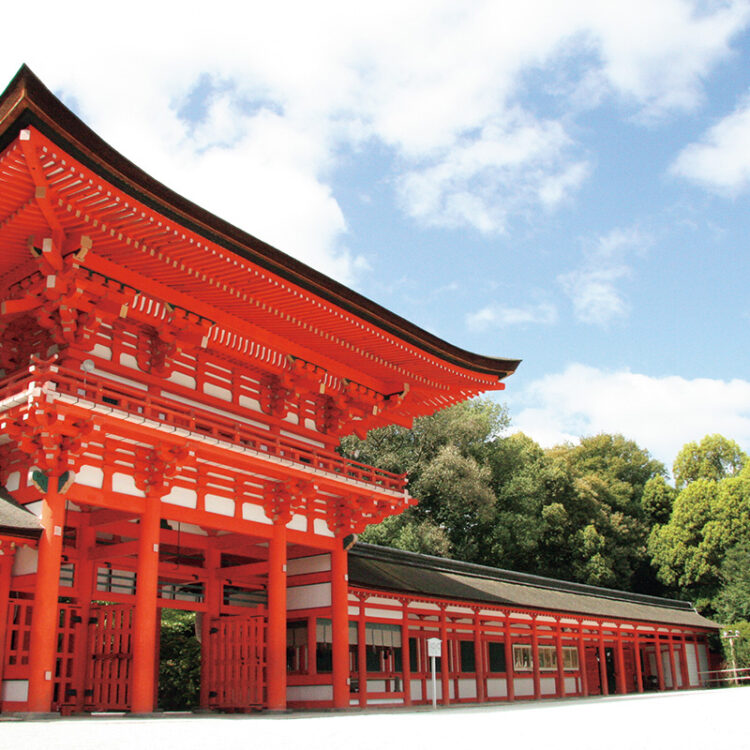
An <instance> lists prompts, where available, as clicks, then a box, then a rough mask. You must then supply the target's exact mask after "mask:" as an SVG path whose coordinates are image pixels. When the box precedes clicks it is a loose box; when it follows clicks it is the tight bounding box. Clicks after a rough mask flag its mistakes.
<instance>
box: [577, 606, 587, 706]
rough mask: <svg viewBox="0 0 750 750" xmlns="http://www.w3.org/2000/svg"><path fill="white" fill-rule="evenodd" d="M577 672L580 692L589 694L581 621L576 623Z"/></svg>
mask: <svg viewBox="0 0 750 750" xmlns="http://www.w3.org/2000/svg"><path fill="white" fill-rule="evenodd" d="M578 670H579V672H580V675H581V692H582V693H583V695H584V696H586V695H588V694H589V677H588V670H587V669H586V643H585V641H584V633H583V620H579V621H578Z"/></svg>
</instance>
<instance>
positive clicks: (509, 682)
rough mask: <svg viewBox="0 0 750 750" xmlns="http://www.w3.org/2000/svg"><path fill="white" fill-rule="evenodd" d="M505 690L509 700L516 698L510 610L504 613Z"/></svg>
mask: <svg viewBox="0 0 750 750" xmlns="http://www.w3.org/2000/svg"><path fill="white" fill-rule="evenodd" d="M505 692H506V695H507V696H508V700H509V701H514V700H515V699H516V677H515V671H514V669H513V638H512V635H511V625H510V612H506V613H505Z"/></svg>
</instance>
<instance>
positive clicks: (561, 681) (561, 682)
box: [555, 620, 565, 698]
mask: <svg viewBox="0 0 750 750" xmlns="http://www.w3.org/2000/svg"><path fill="white" fill-rule="evenodd" d="M555 653H556V654H557V697H558V698H564V697H565V664H564V660H563V650H562V624H561V623H560V621H559V620H558V621H557V630H556V633H555Z"/></svg>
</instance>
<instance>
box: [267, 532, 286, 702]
mask: <svg viewBox="0 0 750 750" xmlns="http://www.w3.org/2000/svg"><path fill="white" fill-rule="evenodd" d="M266 695H267V700H268V709H269V710H270V711H283V710H285V709H286V525H285V523H284V519H277V520H275V521H274V522H273V535H272V536H271V543H270V545H269V550H268V636H267V638H266Z"/></svg>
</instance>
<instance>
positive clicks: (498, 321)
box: [466, 302, 557, 330]
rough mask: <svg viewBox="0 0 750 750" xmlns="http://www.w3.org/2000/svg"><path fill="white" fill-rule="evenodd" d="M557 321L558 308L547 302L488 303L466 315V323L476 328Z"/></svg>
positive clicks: (546, 323)
mask: <svg viewBox="0 0 750 750" xmlns="http://www.w3.org/2000/svg"><path fill="white" fill-rule="evenodd" d="M556 321H557V310H556V309H555V307H554V306H553V305H550V304H548V303H546V302H543V303H540V304H538V305H529V306H527V307H504V306H503V305H487V307H483V308H482V309H481V310H477V312H475V313H471V314H470V315H467V316H466V324H467V326H468V327H469V328H472V329H474V330H484V329H487V328H505V327H506V326H512V325H521V324H527V323H541V324H545V325H549V324H551V323H555V322H556Z"/></svg>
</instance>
